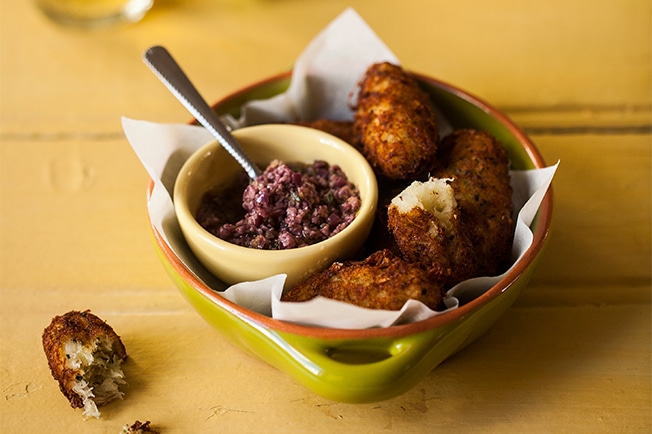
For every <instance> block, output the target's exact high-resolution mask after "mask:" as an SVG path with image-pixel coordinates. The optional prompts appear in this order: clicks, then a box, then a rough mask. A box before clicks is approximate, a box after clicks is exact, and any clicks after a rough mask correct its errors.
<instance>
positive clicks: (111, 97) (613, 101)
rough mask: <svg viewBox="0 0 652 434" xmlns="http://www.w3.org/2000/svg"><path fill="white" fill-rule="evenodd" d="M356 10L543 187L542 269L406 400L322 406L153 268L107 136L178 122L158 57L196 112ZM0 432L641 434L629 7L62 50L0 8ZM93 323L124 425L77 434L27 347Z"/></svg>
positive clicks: (644, 342) (272, 18)
mask: <svg viewBox="0 0 652 434" xmlns="http://www.w3.org/2000/svg"><path fill="white" fill-rule="evenodd" d="M347 6H353V7H354V8H355V9H356V10H357V11H358V12H359V13H360V14H361V15H362V16H363V17H364V19H365V20H366V21H367V22H368V23H369V24H370V25H371V26H372V28H373V29H374V30H375V31H376V32H377V33H378V35H379V36H380V37H381V38H382V39H383V40H384V41H385V42H386V43H387V44H388V45H389V46H390V48H392V50H393V51H394V52H395V53H396V54H397V56H398V57H399V58H400V59H401V61H402V63H403V64H404V65H405V66H406V67H408V68H409V69H411V70H414V71H417V72H422V73H426V74H429V75H433V76H435V77H438V78H440V79H443V80H444V81H448V82H451V83H454V84H456V85H458V86H460V87H462V88H463V89H466V90H468V91H470V92H472V93H475V94H477V95H478V96H480V97H482V98H484V99H486V100H488V101H490V102H492V103H493V104H494V105H496V106H498V107H499V108H501V109H503V110H504V111H506V112H507V113H508V114H509V115H510V116H511V117H512V118H513V119H514V120H515V121H517V123H519V124H520V125H521V126H522V127H523V128H524V129H525V130H526V131H527V132H528V133H529V134H530V135H531V137H532V138H533V140H534V141H535V142H536V143H537V144H538V146H539V148H540V149H541V151H542V153H543V154H544V156H545V158H546V159H547V161H548V162H549V163H553V162H555V161H557V160H561V166H560V169H559V172H558V174H557V176H556V178H555V181H554V188H555V204H556V208H555V218H554V229H553V233H552V238H551V240H550V243H549V247H548V249H547V251H546V254H545V257H544V258H543V260H542V262H541V263H540V266H539V267H538V269H537V271H536V273H535V276H534V278H533V280H532V282H531V284H530V286H529V287H528V288H527V289H526V290H525V291H524V292H523V294H522V295H521V297H520V298H519V300H518V301H517V303H516V304H515V306H513V307H512V308H511V309H510V310H509V311H508V312H507V314H506V315H505V316H504V317H503V318H502V319H501V320H500V321H499V322H498V323H497V324H496V325H495V327H494V328H492V329H491V330H490V332H489V333H487V334H486V335H485V336H483V337H482V338H481V339H480V340H479V341H477V342H476V343H475V344H473V345H472V346H470V347H468V348H467V349H465V350H464V351H463V352H461V353H459V354H457V355H456V356H454V357H453V358H451V359H449V360H447V361H446V362H444V363H443V364H442V365H441V366H439V367H438V368H436V369H435V370H434V371H433V372H432V373H431V374H430V375H429V376H428V377H427V378H426V379H425V380H424V381H422V382H421V383H420V384H419V385H418V386H417V387H416V388H414V389H413V390H412V391H410V392H408V393H406V394H404V395H402V396H400V397H398V398H395V399H392V400H390V401H385V402H379V403H376V404H365V405H349V404H340V403H335V402H330V401H327V400H325V399H322V398H320V397H318V396H315V395H313V394H312V393H310V392H308V391H306V390H305V389H303V388H302V387H300V386H298V385H296V384H294V383H293V382H292V381H291V380H290V379H289V378H288V377H287V376H285V375H284V374H282V373H281V372H279V371H277V370H275V369H274V368H271V367H269V366H268V365H266V364H265V363H264V362H261V361H259V360H257V359H255V358H253V357H251V356H249V355H247V354H245V353H243V352H241V351H240V350H238V349H236V348H234V347H233V346H232V345H231V344H229V343H227V341H226V340H225V339H224V338H223V337H222V336H221V335H220V334H219V333H218V332H217V331H215V330H213V329H212V328H210V327H209V326H208V325H207V324H206V323H205V322H204V321H203V320H202V319H201V318H200V317H199V316H198V315H197V314H195V312H194V311H193V310H192V309H191V308H190V307H189V306H188V305H187V304H186V302H185V301H184V300H183V299H182V298H181V296H180V295H179V294H178V292H177V290H176V289H175V288H174V286H173V285H172V283H171V281H170V280H169V279H168V277H167V275H166V274H165V273H164V271H163V268H162V266H161V265H160V264H159V262H158V259H157V258H156V256H155V254H154V249H153V247H152V245H151V239H150V235H149V233H148V228H147V222H146V210H145V186H146V182H147V175H146V173H145V170H144V169H143V168H142V166H141V165H140V163H139V162H138V160H137V158H136V157H135V155H134V153H133V151H132V150H131V148H130V146H129V144H128V143H127V141H126V140H125V139H124V137H123V134H122V130H121V126H120V116H122V115H124V116H128V117H132V118H136V119H147V120H152V121H157V122H185V121H187V120H188V119H189V115H188V114H187V113H186V111H185V109H184V108H183V107H182V106H181V105H180V104H179V103H178V102H177V101H176V100H175V99H174V98H173V97H172V96H170V95H169V94H168V93H167V91H166V90H165V89H164V88H163V87H162V85H161V84H160V83H159V82H158V81H157V80H156V79H155V78H154V77H153V75H152V73H151V72H150V71H149V70H148V69H147V68H146V67H145V66H144V65H143V64H142V62H141V61H140V56H141V54H142V52H143V51H144V50H145V49H146V48H147V47H148V46H150V45H154V44H162V45H165V46H167V47H168V48H169V49H170V50H171V51H172V52H173V53H174V54H175V56H176V57H177V59H178V60H179V61H180V63H181V64H182V65H184V68H185V69H186V70H187V71H189V72H191V75H192V77H193V80H194V81H195V83H196V84H197V85H198V87H199V88H200V89H201V91H202V94H203V95H204V96H206V98H207V99H209V100H217V99H219V98H221V97H223V96H224V95H226V94H228V93H230V92H231V91H233V90H235V89H237V88H240V87H242V86H244V85H247V84H249V83H251V82H253V81H256V80H258V79H260V78H263V77H265V76H268V75H272V74H275V73H277V72H280V71H284V70H286V69H287V68H289V67H290V65H291V64H292V62H293V61H294V59H295V58H296V57H297V56H298V55H299V53H300V52H301V51H302V50H303V48H304V47H305V45H306V44H307V43H308V42H309V41H310V40H311V39H312V38H313V37H314V36H315V35H316V33H317V32H318V31H319V30H321V29H322V28H323V27H324V26H325V25H326V24H328V23H329V22H330V21H331V20H333V19H334V18H335V17H336V16H337V15H339V14H340V13H341V12H342V11H343V10H344V9H345V8H346V7H347ZM0 8H1V10H0V56H1V60H0V62H1V63H0V120H1V122H0V140H1V144H0V176H1V179H0V186H1V189H2V190H1V196H0V200H1V202H0V212H1V221H0V224H1V226H0V256H1V261H0V391H1V392H2V393H1V396H0V431H1V432H3V433H5V432H6V433H14V432H15V433H44V432H54V433H60V432H61V433H63V432H68V433H69V432H75V433H76V432H84V433H93V432H98V433H100V432H102V433H118V432H119V431H120V427H121V426H122V425H123V424H125V423H131V422H133V421H135V420H136V419H140V420H143V421H144V420H151V421H152V422H153V423H154V425H155V426H157V427H158V428H159V429H160V430H161V431H162V432H163V433H173V432H176V433H200V432H221V433H229V432H234V433H248V432H254V433H256V432H264V433H288V432H315V433H320V432H324V433H326V432H347V433H357V432H360V433H362V432H365V433H366V432H401V433H406V432H409V433H417V432H500V433H505V432H514V433H523V432H590V433H596V432H622V433H625V432H626V433H634V432H640V433H645V432H650V430H651V429H652V427H651V397H650V393H651V387H650V370H651V365H650V340H651V333H650V331H651V330H650V326H651V322H650V289H651V286H650V282H651V263H652V261H651V253H650V250H651V240H652V235H651V230H650V228H651V221H650V219H651V217H650V208H651V196H652V193H651V177H650V169H651V165H652V162H651V148H652V145H651V138H652V135H651V131H652V130H651V126H652V119H651V115H652V85H651V77H652V70H651V61H652V56H651V40H652V39H651V38H652V34H651V28H650V26H651V18H652V17H651V6H650V2H649V1H648V0H605V1H601V2H595V1H592V0H570V1H569V0H549V1H539V2H514V1H509V0H495V1H492V2H487V1H485V0H469V1H466V2H432V1H429V0H414V1H410V0H380V1H378V0H374V1H372V0H349V1H340V0H306V1H297V0H294V1H292V0H220V1H210V0H193V1H183V2H181V1H170V0H160V1H157V3H156V5H155V7H154V9H153V10H152V11H151V12H150V13H149V14H148V15H147V16H146V18H145V19H144V20H143V21H142V22H140V23H138V24H135V25H127V26H120V27H117V28H112V29H106V30H100V31H91V32H86V31H79V30H74V29H65V28H61V27H59V26H56V25H54V24H52V23H51V22H49V21H47V20H46V19H45V18H44V17H43V16H42V15H40V14H39V13H38V11H36V10H35V8H34V6H33V5H32V3H31V2H30V1H9V0H0ZM72 309H91V310H92V311H93V312H95V313H96V314H98V315H99V316H100V317H102V318H103V319H105V320H107V321H108V322H109V323H110V324H111V325H112V326H113V327H114V328H115V329H116V330H117V331H118V333H119V334H120V335H121V336H122V338H123V340H124V343H125V345H126V347H127V350H128V352H129V354H130V356H131V357H130V359H129V361H128V362H127V363H126V364H125V372H126V374H127V376H128V379H129V383H130V387H129V388H128V389H127V394H126V397H125V400H124V401H117V402H113V403H111V404H109V405H108V406H106V407H103V408H102V417H101V418H100V419H99V420H96V419H92V420H87V421H83V420H82V417H81V414H80V411H78V410H77V411H76V410H73V409H71V408H70V406H69V405H68V403H67V401H66V400H65V399H64V398H63V396H62V395H61V394H60V393H59V391H58V387H57V384H56V383H55V382H54V380H52V378H51V376H50V373H49V370H48V367H47V363H46V360H45V356H44V355H43V352H42V348H41V342H40V336H41V332H42V330H43V328H44V327H45V326H47V325H48V323H49V321H50V319H51V318H52V317H53V316H54V315H57V314H62V313H64V312H66V311H68V310H72Z"/></svg>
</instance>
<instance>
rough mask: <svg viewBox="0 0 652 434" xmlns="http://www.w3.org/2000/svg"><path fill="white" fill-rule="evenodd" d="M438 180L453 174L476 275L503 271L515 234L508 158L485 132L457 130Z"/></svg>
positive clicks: (449, 138)
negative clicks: (471, 244) (475, 257)
mask: <svg viewBox="0 0 652 434" xmlns="http://www.w3.org/2000/svg"><path fill="white" fill-rule="evenodd" d="M441 146H442V149H443V150H444V152H442V155H441V160H440V161H441V162H440V167H439V168H438V169H435V170H434V171H433V172H432V176H434V177H436V178H453V182H452V184H451V185H452V187H453V191H454V193H455V200H456V201H457V205H458V207H459V209H460V216H461V219H462V224H463V226H464V227H465V228H466V229H465V230H466V231H467V234H468V237H469V239H470V240H471V243H473V246H474V249H475V251H476V255H477V261H478V262H477V270H476V274H477V275H488V276H493V275H497V274H500V273H501V272H502V271H504V269H505V268H506V266H507V265H508V264H509V261H510V255H511V248H512V242H513V238H514V218H513V207H514V206H513V203H512V187H511V184H510V178H509V159H508V157H507V153H506V152H505V149H504V148H503V147H502V146H501V145H500V143H499V142H498V141H497V140H496V139H495V138H494V137H492V136H491V135H490V134H489V133H487V132H485V131H476V130H468V129H467V130H458V131H456V132H454V133H452V134H450V135H449V136H447V137H446V138H445V139H444V140H443V141H442V145H441Z"/></svg>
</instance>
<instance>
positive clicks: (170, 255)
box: [147, 70, 553, 339]
mask: <svg viewBox="0 0 652 434" xmlns="http://www.w3.org/2000/svg"><path fill="white" fill-rule="evenodd" d="M411 74H412V75H414V76H415V77H416V78H417V79H418V80H419V81H423V82H426V83H429V84H431V85H434V86H435V87H438V88H440V89H442V90H444V91H445V92H448V93H451V94H453V95H454V96H456V97H458V98H461V99H463V100H465V101H467V102H469V103H470V104H472V105H474V106H476V107H478V108H480V109H482V110H483V111H484V112H485V113H487V114H489V115H491V116H492V117H494V118H496V119H497V120H498V121H499V122H500V123H501V124H502V125H503V126H504V127H506V128H507V130H509V132H510V133H511V134H512V135H513V136H514V137H516V138H517V140H518V141H519V142H520V143H521V144H522V145H523V147H524V149H525V151H526V153H527V155H528V157H529V158H530V160H531V161H532V163H533V164H534V166H535V167H536V168H544V167H546V163H545V161H544V158H543V156H542V155H541V153H540V152H539V150H538V149H537V148H536V146H535V145H534V143H533V142H532V141H531V140H530V138H529V137H528V136H527V134H525V132H524V131H522V130H521V129H520V128H519V127H518V126H517V125H516V124H515V123H514V122H512V120H511V119H510V118H509V117H508V116H507V115H506V114H504V113H502V112H501V111H499V110H498V109H496V108H495V107H494V106H493V105H491V104H489V103H488V102H486V101H484V100H483V99H481V98H479V97H477V96H475V95H473V94H470V93H468V92H466V91H463V90H462V89H460V88H458V87H456V86H453V85H451V84H449V83H446V82H444V81H441V80H439V79H436V78H433V77H429V76H426V75H423V74H420V73H415V72H411ZM291 75H292V71H291V70H289V71H286V72H283V73H279V74H276V75H272V76H271V77H268V78H265V79H262V80H259V81H257V82H255V83H253V84H250V85H248V86H245V87H242V88H240V90H238V91H235V92H233V93H231V94H230V95H228V96H226V97H224V98H222V99H220V100H218V101H217V102H216V103H214V104H213V107H214V108H215V107H217V106H219V105H224V104H227V103H229V102H231V101H234V100H235V99H236V98H238V97H240V96H241V95H242V94H245V93H247V92H249V91H251V90H253V89H255V88H258V87H261V86H265V85H267V84H270V83H274V82H277V81H280V80H284V79H288V78H290V77H291ZM190 123H191V124H195V123H196V121H194V120H192V121H191V122H190ZM153 186H154V182H153V181H152V180H151V179H150V181H149V184H148V190H147V191H148V199H149V195H150V194H151V192H152V189H153ZM552 208H553V191H552V186H550V187H549V188H548V190H547V192H546V194H545V195H544V197H543V200H542V202H541V206H540V209H539V222H538V225H537V228H536V230H535V231H534V233H533V240H532V245H531V246H530V247H529V248H528V249H527V250H526V252H525V253H524V254H523V257H522V259H521V260H520V261H519V263H518V264H516V266H515V267H513V268H512V269H510V270H509V271H508V272H507V274H506V275H505V276H504V277H503V278H502V279H500V280H499V281H498V282H497V283H496V284H495V285H493V286H492V287H491V288H489V289H488V290H487V291H486V292H485V293H483V294H482V295H480V296H479V297H477V298H475V299H473V300H471V301H470V302H468V303H466V304H464V305H462V306H460V307H459V308H457V309H455V310H453V311H450V312H447V313H444V314H441V315H435V316H433V317H431V318H428V319H425V320H422V321H417V322H414V323H409V324H400V325H395V326H391V327H382V328H368V329H339V328H326V327H317V326H309V325H303V324H296V323H290V322H286V321H282V320H278V319H274V318H272V317H269V316H266V315H263V314H260V313H258V312H254V311H252V310H249V309H247V308H244V307H242V306H240V305H238V304H236V303H234V302H232V301H230V300H227V299H226V298H224V297H222V296H221V295H220V294H219V292H218V291H216V290H214V289H211V288H209V287H208V286H207V285H206V284H204V283H203V282H202V281H201V280H200V279H199V278H198V277H196V276H195V275H194V273H192V272H191V271H190V270H188V268H187V267H186V266H185V265H184V264H183V263H182V262H181V260H180V259H179V258H178V257H177V256H176V255H175V254H174V252H173V251H172V249H171V248H170V247H169V246H168V245H167V244H166V243H165V242H164V239H163V237H162V235H161V234H160V233H159V232H158V230H157V229H156V228H155V227H154V225H153V224H152V221H151V219H149V218H148V219H149V224H150V229H151V230H152V232H153V235H154V238H155V241H156V243H157V245H158V247H159V248H160V249H161V251H162V254H163V255H164V257H165V259H166V260H167V261H168V262H169V263H170V264H171V265H172V267H173V268H174V269H175V271H176V272H177V273H179V274H180V275H181V276H182V278H183V279H184V280H185V281H186V282H187V283H188V284H189V285H190V286H191V287H192V288H193V289H194V290H196V291H198V292H199V293H200V294H201V295H203V296H204V297H205V298H206V299H208V300H209V301H211V302H212V303H214V304H216V305H218V306H220V307H222V308H224V309H225V310H227V311H229V312H230V313H232V314H233V315H235V316H236V317H238V318H240V319H242V320H244V321H246V322H249V323H254V324H256V325H258V326H262V327H265V328H268V329H273V330H275V331H277V332H283V333H290V334H294V335H299V336H304V337H311V338H321V339H369V338H386V337H393V338H399V337H403V336H407V335H412V334H418V333H421V332H425V331H428V330H432V329H435V328H439V327H442V326H446V325H448V324H451V323H453V322H454V321H457V320H459V319H461V318H464V317H466V316H468V315H470V314H472V313H473V312H474V311H475V310H477V309H479V308H480V307H482V306H483V305H486V304H488V303H489V302H490V301H492V300H493V299H495V298H496V297H498V296H499V295H500V294H502V293H503V292H504V291H506V290H507V289H509V288H510V287H511V286H512V284H514V282H516V280H518V278H519V276H520V275H521V274H522V273H523V272H525V270H526V269H527V268H528V267H529V266H530V265H531V264H532V263H533V262H534V260H535V258H536V256H537V255H538V253H539V252H540V251H541V250H542V249H543V247H544V244H545V242H546V240H547V238H548V236H549V234H550V226H551V223H552Z"/></svg>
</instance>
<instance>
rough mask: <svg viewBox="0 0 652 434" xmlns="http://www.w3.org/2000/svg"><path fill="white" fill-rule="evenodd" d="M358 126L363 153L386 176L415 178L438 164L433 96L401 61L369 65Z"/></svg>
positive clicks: (360, 96) (360, 97)
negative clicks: (402, 65) (398, 63)
mask: <svg viewBox="0 0 652 434" xmlns="http://www.w3.org/2000/svg"><path fill="white" fill-rule="evenodd" d="M354 127H355V130H356V134H357V136H358V137H359V138H360V140H361V142H362V150H363V154H364V155H365V157H367V160H369V162H370V163H371V165H372V166H373V167H374V169H375V170H376V171H377V172H378V173H379V174H380V175H381V176H385V177H387V178H389V179H395V180H397V179H399V180H406V179H407V180H413V179H416V177H417V175H419V174H421V173H423V172H424V171H426V170H428V169H429V168H430V167H431V166H432V164H433V160H434V158H435V155H436V152H437V141H438V128H437V122H436V118H435V111H434V108H433V106H432V102H431V101H430V97H429V95H428V94H427V93H426V92H425V91H424V90H423V89H421V87H419V84H418V83H417V81H416V80H415V79H414V78H413V77H412V76H411V75H409V74H408V73H407V72H405V71H404V70H403V69H402V68H401V67H400V66H397V65H393V64H391V63H387V62H385V63H377V64H374V65H372V66H370V67H369V68H368V70H367V71H366V73H365V75H364V77H363V79H362V81H361V83H360V86H359V93H358V101H357V105H356V110H355V115H354Z"/></svg>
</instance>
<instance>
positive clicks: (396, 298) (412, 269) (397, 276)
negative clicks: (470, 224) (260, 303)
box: [281, 250, 443, 310]
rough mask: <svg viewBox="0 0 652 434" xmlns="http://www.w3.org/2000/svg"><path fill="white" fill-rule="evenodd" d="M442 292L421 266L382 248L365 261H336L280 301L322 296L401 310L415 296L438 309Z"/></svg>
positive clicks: (364, 305) (285, 294)
mask: <svg viewBox="0 0 652 434" xmlns="http://www.w3.org/2000/svg"><path fill="white" fill-rule="evenodd" d="M442 294H443V288H442V286H441V285H439V284H438V283H435V282H433V281H432V280H430V279H429V278H428V274H427V273H426V272H425V271H424V270H422V269H421V268H420V267H419V266H418V265H416V264H412V263H409V262H407V261H404V260H403V259H401V258H399V257H397V256H395V255H394V254H393V253H391V252H390V251H389V250H380V251H378V252H376V253H374V254H372V255H371V256H369V257H368V258H366V259H365V260H363V261H348V262H344V263H342V262H335V263H333V264H332V265H331V266H330V267H329V268H327V269H326V270H324V271H322V272H320V273H317V274H314V275H312V276H311V277H309V278H308V279H307V280H305V281H303V282H301V283H299V284H297V285H295V286H293V287H292V288H290V290H288V291H287V292H286V293H284V294H283V296H282V297H281V300H282V301H294V302H300V301H308V300H311V299H313V298H315V297H317V296H322V297H326V298H331V299H334V300H339V301H343V302H347V303H351V304H355V305H357V306H361V307H365V308H369V309H386V310H399V309H401V307H402V306H403V304H405V302H406V301H407V300H409V299H415V300H419V301H421V302H423V303H424V304H425V305H427V306H428V307H430V308H431V309H438V308H441V305H442Z"/></svg>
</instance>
